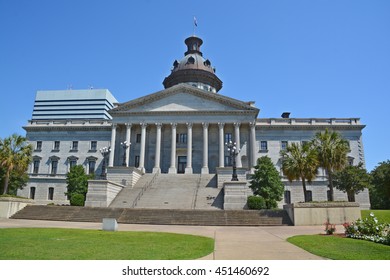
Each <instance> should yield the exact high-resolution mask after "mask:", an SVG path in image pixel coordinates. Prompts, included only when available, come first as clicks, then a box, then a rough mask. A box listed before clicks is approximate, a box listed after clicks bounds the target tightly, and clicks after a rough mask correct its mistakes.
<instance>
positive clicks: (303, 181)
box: [302, 178, 307, 202]
mask: <svg viewBox="0 0 390 280" xmlns="http://www.w3.org/2000/svg"><path fill="white" fill-rule="evenodd" d="M302 187H303V197H304V199H305V202H307V192H306V180H305V178H302Z"/></svg>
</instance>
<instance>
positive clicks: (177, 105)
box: [18, 36, 370, 208]
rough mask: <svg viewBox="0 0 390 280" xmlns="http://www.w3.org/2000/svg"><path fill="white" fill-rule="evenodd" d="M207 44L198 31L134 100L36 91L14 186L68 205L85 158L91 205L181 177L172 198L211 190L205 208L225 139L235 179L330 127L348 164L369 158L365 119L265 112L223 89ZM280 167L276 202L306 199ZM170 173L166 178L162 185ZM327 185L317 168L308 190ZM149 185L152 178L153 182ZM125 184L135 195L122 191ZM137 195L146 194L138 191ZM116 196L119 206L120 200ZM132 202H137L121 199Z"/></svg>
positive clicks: (220, 177)
mask: <svg viewBox="0 0 390 280" xmlns="http://www.w3.org/2000/svg"><path fill="white" fill-rule="evenodd" d="M202 43H203V42H202V40H201V39H200V38H198V37H196V36H191V37H189V38H187V39H186V40H185V44H186V46H187V51H186V52H185V53H184V57H183V58H181V59H179V60H175V61H174V62H173V68H172V70H171V73H170V75H169V76H167V77H166V78H165V79H164V81H163V85H164V89H163V90H161V91H158V92H155V93H152V94H149V95H146V96H142V97H140V98H137V99H134V100H130V101H127V102H123V103H118V101H117V100H116V99H115V98H114V96H113V95H112V94H111V93H110V92H109V91H108V90H105V89H104V90H101V89H99V90H97V89H89V90H63V91H38V92H37V94H36V99H35V103H34V110H33V115H32V119H31V120H30V121H29V122H28V124H27V125H26V126H25V127H24V129H25V130H26V132H27V134H26V136H27V139H28V141H29V142H30V143H31V144H32V145H33V146H34V148H35V150H34V153H33V162H32V164H31V167H30V170H29V175H30V180H29V182H28V185H27V186H26V187H25V188H24V189H23V190H20V191H19V193H18V194H19V195H21V196H26V197H30V198H33V199H35V200H36V202H37V203H40V204H48V203H55V204H68V203H69V201H68V200H67V197H66V195H65V192H66V174H67V172H68V171H69V169H70V167H71V166H73V165H76V164H81V165H83V166H84V167H85V170H86V172H87V173H90V174H91V173H94V174H95V177H96V180H92V181H90V184H89V191H88V194H87V201H86V205H89V206H106V207H107V206H111V207H117V206H123V207H141V206H140V205H142V203H140V204H137V203H134V202H133V199H134V194H131V191H130V190H133V192H135V193H140V191H139V190H140V188H141V190H142V188H143V190H142V194H143V193H144V192H145V194H144V197H145V198H146V197H147V196H146V193H147V192H148V191H149V192H153V185H156V188H158V187H159V188H160V189H162V192H161V195H162V194H163V193H169V192H172V190H171V188H172V186H173V185H177V184H179V185H181V186H176V187H177V189H176V193H175V192H173V193H170V196H173V197H176V199H177V200H185V198H184V197H187V196H193V198H192V201H194V200H195V201H198V202H199V203H200V204H202V203H201V201H202V199H203V201H206V200H205V199H206V198H205V197H206V196H207V200H209V202H208V203H206V202H205V203H203V204H202V205H203V206H199V207H203V208H207V206H208V205H209V206H210V205H217V204H218V203H215V204H214V203H213V200H217V197H218V194H219V193H220V192H221V191H222V189H223V182H224V181H227V180H230V178H231V172H232V167H231V157H230V154H229V152H228V150H227V148H226V145H225V143H227V142H229V141H233V142H236V144H237V147H238V148H239V153H238V155H237V157H236V164H237V172H238V178H239V180H240V181H247V180H248V181H249V179H250V174H251V172H253V166H254V165H255V164H256V161H257V159H258V158H259V157H261V156H269V157H270V158H271V159H272V161H273V163H274V164H275V166H276V168H277V169H278V170H280V167H281V158H280V151H281V150H283V149H285V148H286V147H287V145H288V144H289V143H292V142H298V143H302V142H304V141H310V140H311V139H312V138H313V137H314V135H315V134H316V133H317V132H319V131H324V130H325V129H326V128H328V129H330V130H335V131H337V132H339V133H340V134H341V135H342V136H343V137H344V138H345V139H346V140H348V141H349V144H350V149H351V151H350V153H349V154H348V159H349V163H350V164H353V165H357V164H358V163H360V162H362V163H363V164H364V150H363V142H362V129H363V128H364V127H365V126H364V125H362V124H361V123H360V119H359V118H290V117H289V113H284V114H282V117H280V118H259V111H260V110H259V109H258V108H257V107H256V106H255V104H254V102H247V101H241V100H238V99H233V98H230V97H227V96H224V95H223V94H221V93H220V90H221V88H222V81H221V80H220V79H219V78H218V77H217V75H216V73H215V68H214V67H213V65H212V63H211V61H210V60H209V59H206V58H204V57H203V54H202V52H201V49H200V47H201V45H202ZM237 96H238V93H237ZM103 148H107V149H109V152H107V151H106V152H104V151H103V150H102V149H103ZM280 175H281V177H282V179H283V182H284V185H285V196H284V199H283V200H282V201H280V203H279V206H282V205H283V204H286V203H293V202H299V201H303V200H304V199H303V197H304V196H303V191H302V186H301V182H291V183H290V182H288V180H287V179H286V177H284V176H283V174H282V172H281V173H280ZM164 178H165V180H168V181H169V183H166V182H165V184H164V181H163V180H164ZM183 178H187V181H193V182H194V186H195V187H194V188H193V190H194V191H193V190H191V192H189V193H188V194H181V191H182V190H180V188H182V189H184V188H186V186H187V185H188V182H187V183H184V180H183ZM180 180H182V181H180ZM140 184H141V185H142V186H139V185H140ZM157 185H159V186H157ZM327 185H328V183H327V180H326V176H325V174H324V171H323V170H320V171H319V173H318V176H317V178H316V180H315V181H314V182H312V184H311V185H308V187H307V189H308V195H309V198H310V199H311V200H313V201H324V200H327V190H328V187H327ZM145 186H149V187H150V186H151V187H150V190H146V189H145ZM137 188H138V190H137ZM163 188H166V189H165V190H164V189H163ZM188 188H191V187H188ZM207 189H209V190H210V191H211V190H212V191H211V192H209V193H208V192H207ZM126 191H127V192H128V194H129V196H131V195H132V196H133V197H132V198H130V197H126V196H125V193H126ZM249 193H250V191H249V189H248V191H247V194H249ZM211 194H214V195H211ZM202 195H203V196H205V197H203V198H202V197H200V196H202ZM119 196H121V198H120V199H118V197H119ZM136 199H138V200H140V201H141V200H142V199H140V197H139V195H138V197H137V198H136ZM153 199H154V201H155V204H156V205H152V204H150V205H149V207H159V206H158V204H159V198H158V197H157V198H156V197H154V198H153ZM167 199H168V198H161V205H163V203H165V208H169V207H172V208H180V207H183V208H190V207H191V206H188V207H187V206H184V204H183V205H180V204H174V202H173V201H171V202H170V204H169V203H167ZM118 200H121V201H122V202H121V203H122V204H118V203H117V204H115V203H114V202H115V201H116V202H118ZM127 200H131V202H129V203H125V201H127ZM210 200H211V201H210ZM335 200H347V196H346V194H345V193H342V192H339V191H338V190H335ZM356 201H357V202H359V203H360V205H361V208H369V206H370V203H369V198H368V191H367V190H365V191H364V192H362V193H360V194H358V195H357V196H356ZM167 204H169V205H167ZM221 205H222V204H220V206H219V207H217V208H222V206H221ZM144 207H148V206H145V205H144ZM192 207H194V204H193V203H192Z"/></svg>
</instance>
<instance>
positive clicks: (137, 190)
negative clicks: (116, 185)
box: [109, 174, 158, 208]
mask: <svg viewBox="0 0 390 280" xmlns="http://www.w3.org/2000/svg"><path fill="white" fill-rule="evenodd" d="M155 176H156V174H144V175H143V176H142V177H141V178H140V179H139V180H138V181H137V183H136V184H135V185H134V187H133V188H132V187H125V188H123V189H122V190H121V191H120V192H119V193H118V195H117V196H116V197H115V198H114V200H113V201H112V202H111V204H110V206H109V207H115V208H133V207H134V205H133V203H134V202H135V201H136V199H137V198H138V197H140V198H141V197H142V195H143V192H145V190H147V187H148V186H149V185H150V184H151V183H152V181H153V179H154V178H155ZM157 176H158V175H157Z"/></svg>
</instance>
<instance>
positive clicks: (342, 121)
mask: <svg viewBox="0 0 390 280" xmlns="http://www.w3.org/2000/svg"><path fill="white" fill-rule="evenodd" d="M256 124H257V125H360V119H359V118H288V119H283V118H259V119H257V123H256Z"/></svg>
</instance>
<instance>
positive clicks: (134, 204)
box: [131, 173, 158, 208]
mask: <svg viewBox="0 0 390 280" xmlns="http://www.w3.org/2000/svg"><path fill="white" fill-rule="evenodd" d="M157 175H158V173H156V174H154V176H153V178H152V180H150V181H149V182H148V183H145V185H144V186H143V187H142V189H141V190H140V192H139V193H138V195H137V197H136V198H135V199H134V201H133V204H132V205H131V208H135V206H137V203H138V201H139V200H140V199H141V197H142V196H143V194H144V192H145V191H146V190H147V189H148V188H149V187H150V186H151V185H152V184H153V183H154V181H155V180H156V178H157Z"/></svg>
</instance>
